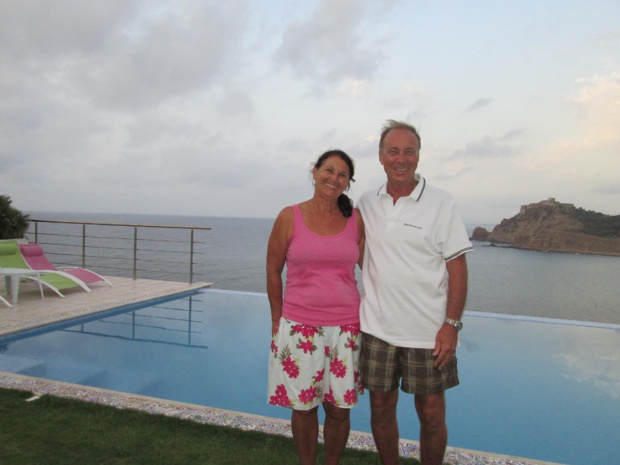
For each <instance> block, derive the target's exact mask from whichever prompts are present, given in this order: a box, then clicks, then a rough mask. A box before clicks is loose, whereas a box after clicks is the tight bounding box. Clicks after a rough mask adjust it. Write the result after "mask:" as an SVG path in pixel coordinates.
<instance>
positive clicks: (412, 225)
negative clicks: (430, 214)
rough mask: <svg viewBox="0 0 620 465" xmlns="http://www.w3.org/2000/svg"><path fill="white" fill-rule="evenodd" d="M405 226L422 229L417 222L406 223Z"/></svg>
mask: <svg viewBox="0 0 620 465" xmlns="http://www.w3.org/2000/svg"><path fill="white" fill-rule="evenodd" d="M404 224H405V226H408V227H409V228H416V229H422V226H417V225H415V224H409V223H404Z"/></svg>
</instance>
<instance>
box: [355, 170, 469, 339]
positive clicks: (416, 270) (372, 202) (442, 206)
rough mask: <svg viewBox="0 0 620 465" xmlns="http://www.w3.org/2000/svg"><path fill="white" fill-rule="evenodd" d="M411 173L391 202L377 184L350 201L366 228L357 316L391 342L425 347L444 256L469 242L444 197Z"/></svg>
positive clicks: (439, 313)
mask: <svg viewBox="0 0 620 465" xmlns="http://www.w3.org/2000/svg"><path fill="white" fill-rule="evenodd" d="M415 176H416V180H417V181H418V185H417V186H416V188H415V189H414V190H413V192H412V193H411V195H409V196H408V197H402V198H400V199H398V201H397V202H396V205H394V204H393V199H392V197H391V196H390V195H389V194H388V193H387V191H386V186H385V185H384V186H382V187H381V188H380V189H379V190H378V191H369V192H366V193H364V194H363V195H362V197H361V198H360V200H359V202H358V205H357V206H358V208H359V209H360V211H361V213H362V217H363V218H364V224H365V228H366V248H365V253H364V268H363V271H362V282H363V284H364V296H363V298H362V303H361V307H360V323H361V329H362V331H364V332H366V333H369V334H372V335H373V336H375V337H378V338H379V339H382V340H384V341H386V342H388V343H390V344H392V345H394V346H399V347H415V348H422V349H432V348H434V347H435V336H436V335H437V332H438V331H439V329H440V327H441V326H442V325H443V322H444V318H445V317H446V305H447V301H448V295H447V293H448V272H447V269H446V261H449V260H452V259H453V258H456V257H458V256H459V255H461V254H463V253H466V252H470V251H471V250H473V247H472V244H471V242H470V241H469V238H468V236H467V231H466V229H465V225H464V223H463V220H462V219H461V215H460V213H459V211H458V208H457V206H456V203H455V202H454V200H453V199H452V197H451V196H450V195H449V194H448V193H447V192H445V191H443V190H440V189H436V188H433V187H431V186H429V185H428V184H427V183H426V180H425V179H424V178H423V177H422V176H420V175H419V174H416V175H415Z"/></svg>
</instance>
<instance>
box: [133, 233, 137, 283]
mask: <svg viewBox="0 0 620 465" xmlns="http://www.w3.org/2000/svg"><path fill="white" fill-rule="evenodd" d="M137 268H138V227H137V226H136V227H134V228H133V279H134V280H135V279H136V277H137Z"/></svg>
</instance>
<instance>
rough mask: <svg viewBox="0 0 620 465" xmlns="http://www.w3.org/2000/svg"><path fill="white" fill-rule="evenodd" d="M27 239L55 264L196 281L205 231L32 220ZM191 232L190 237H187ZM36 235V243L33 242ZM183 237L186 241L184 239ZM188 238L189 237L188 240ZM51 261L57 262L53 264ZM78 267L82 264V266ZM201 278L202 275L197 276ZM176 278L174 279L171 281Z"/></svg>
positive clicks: (201, 228)
mask: <svg viewBox="0 0 620 465" xmlns="http://www.w3.org/2000/svg"><path fill="white" fill-rule="evenodd" d="M30 222H31V224H30V229H29V231H28V234H27V237H29V240H30V241H31V242H37V243H39V244H41V246H42V247H43V249H44V251H45V254H46V255H47V256H48V258H50V260H51V261H52V263H54V264H55V265H62V266H81V267H82V268H89V269H93V270H94V271H95V270H96V271H98V272H102V273H106V272H107V274H110V275H112V276H123V277H128V275H131V277H132V278H133V279H137V278H138V276H139V275H140V277H141V278H145V279H146V278H152V279H162V278H161V277H162V276H164V277H165V278H164V280H169V281H177V280H179V279H178V276H179V275H182V276H184V279H181V281H185V280H188V281H189V283H190V284H192V283H193V282H194V277H195V276H196V274H197V271H196V266H197V265H200V262H197V261H196V258H197V257H199V256H201V255H204V252H201V251H199V250H197V247H198V246H200V245H202V244H204V242H203V241H199V240H197V238H196V233H197V232H199V231H209V230H211V228H210V227H207V226H173V225H156V224H131V223H106V222H86V221H64V220H37V219H31V220H30ZM187 233H189V234H187ZM32 235H34V241H33V240H32ZM183 235H185V237H183ZM187 236H189V237H187ZM52 258H53V260H52ZM78 262H79V263H78ZM198 274H199V273H198ZM171 276H176V277H177V278H176V279H170V277H171Z"/></svg>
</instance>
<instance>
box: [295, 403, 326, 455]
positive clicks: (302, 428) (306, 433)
mask: <svg viewBox="0 0 620 465" xmlns="http://www.w3.org/2000/svg"><path fill="white" fill-rule="evenodd" d="M318 409H319V408H318V407H315V408H313V409H312V410H293V413H292V415H291V429H292V430H293V440H294V441H295V448H296V449H297V455H299V461H300V463H301V465H315V463H316V449H317V441H318V438H319V416H318Z"/></svg>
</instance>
